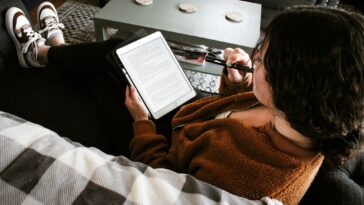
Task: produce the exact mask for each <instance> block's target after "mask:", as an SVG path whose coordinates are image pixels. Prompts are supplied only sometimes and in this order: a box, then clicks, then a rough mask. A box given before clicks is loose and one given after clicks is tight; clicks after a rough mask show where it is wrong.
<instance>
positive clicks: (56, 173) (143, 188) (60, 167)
mask: <svg viewBox="0 0 364 205" xmlns="http://www.w3.org/2000/svg"><path fill="white" fill-rule="evenodd" d="M0 156H1V159H0V190H1V191H0V202H1V204H281V203H280V202H279V201H276V200H273V199H270V198H268V197H265V198H263V199H261V200H256V201H251V200H248V199H245V198H242V197H238V196H235V195H232V194H230V193H227V192H225V191H223V190H221V189H219V188H217V187H214V186H212V185H209V184H207V183H204V182H201V181H199V180H197V179H195V178H193V177H191V176H189V175H185V174H177V173H175V172H172V171H169V170H166V169H152V168H150V167H148V166H146V165H143V164H141V163H137V162H132V161H130V160H128V159H127V158H125V157H122V156H118V157H115V156H111V155H107V154H105V153H103V152H101V151H100V150H98V149H95V148H86V147H83V146H81V145H80V144H77V143H74V142H71V141H69V140H67V139H66V138H62V137H59V136H58V135H57V134H56V133H54V132H52V131H51V130H49V129H46V128H44V127H42V126H40V125H36V124H33V123H30V122H27V121H26V120H24V119H21V118H18V117H16V116H13V115H10V114H7V113H4V112H0Z"/></svg>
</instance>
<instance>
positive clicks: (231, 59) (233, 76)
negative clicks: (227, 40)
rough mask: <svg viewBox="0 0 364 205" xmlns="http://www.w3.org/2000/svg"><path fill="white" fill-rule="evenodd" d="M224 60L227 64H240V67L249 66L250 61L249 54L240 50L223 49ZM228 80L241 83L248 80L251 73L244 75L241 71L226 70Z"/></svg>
mask: <svg viewBox="0 0 364 205" xmlns="http://www.w3.org/2000/svg"><path fill="white" fill-rule="evenodd" d="M224 59H225V61H226V63H227V64H233V63H240V64H242V65H246V66H251V60H250V57H249V54H248V53H246V52H245V51H244V50H242V49H240V48H235V49H232V48H225V50H224ZM227 71H228V79H229V80H230V81H231V82H233V83H241V82H243V81H244V80H246V79H248V78H250V76H251V75H252V74H251V73H245V72H243V71H240V70H237V69H234V68H229V67H228V68H227Z"/></svg>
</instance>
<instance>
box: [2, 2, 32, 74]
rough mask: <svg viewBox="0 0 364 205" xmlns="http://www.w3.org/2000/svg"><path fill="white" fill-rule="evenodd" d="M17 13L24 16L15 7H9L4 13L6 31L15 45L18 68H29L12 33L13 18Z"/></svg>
mask: <svg viewBox="0 0 364 205" xmlns="http://www.w3.org/2000/svg"><path fill="white" fill-rule="evenodd" d="M17 12H21V13H23V14H24V12H23V11H22V10H20V9H19V8H16V7H11V8H9V9H8V10H7V11H6V15H5V24H6V30H7V31H8V34H9V35H10V37H11V39H12V40H13V42H14V44H15V48H16V52H17V54H18V59H19V63H20V66H22V67H24V68H30V66H29V65H28V63H27V61H26V60H25V58H24V54H23V52H22V47H21V44H20V43H19V41H18V38H17V37H16V36H15V33H14V27H13V18H14V15H15V14H16V13H17ZM24 16H25V14H24Z"/></svg>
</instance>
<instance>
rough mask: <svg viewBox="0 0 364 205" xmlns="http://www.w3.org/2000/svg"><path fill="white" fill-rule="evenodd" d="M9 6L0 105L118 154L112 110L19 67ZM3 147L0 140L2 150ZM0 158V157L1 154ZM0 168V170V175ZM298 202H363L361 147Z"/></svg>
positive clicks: (47, 73)
mask: <svg viewBox="0 0 364 205" xmlns="http://www.w3.org/2000/svg"><path fill="white" fill-rule="evenodd" d="M10 6H17V7H19V8H22V9H23V10H25V8H24V5H23V4H22V3H21V1H19V0H14V1H7V0H0V10H1V14H2V16H1V18H0V42H1V44H0V93H1V95H0V111H3V112H5V113H11V114H13V115H16V116H19V117H21V118H24V119H26V120H29V121H32V122H34V123H37V124H40V125H41V126H44V127H46V128H49V129H51V130H53V131H55V132H56V133H58V134H59V135H61V136H66V137H69V138H71V139H72V140H74V141H76V142H80V143H81V144H83V145H85V146H93V147H96V148H98V149H101V150H103V151H105V152H106V153H109V154H114V155H118V154H120V153H119V152H118V151H117V150H116V149H114V147H113V144H116V145H118V144H117V142H111V141H110V139H111V138H112V136H110V135H113V134H114V135H117V136H122V133H121V132H122V130H121V131H120V130H119V131H117V129H116V131H115V132H112V133H110V132H108V130H112V128H111V127H110V126H109V125H105V123H103V121H104V118H105V117H111V118H112V116H103V113H100V109H99V107H98V104H97V102H95V100H94V99H93V98H92V97H91V96H89V95H87V94H85V93H84V92H81V91H80V90H79V89H78V88H77V87H73V85H72V84H70V83H69V82H66V80H65V78H63V77H62V76H61V75H60V74H59V73H58V72H57V71H56V70H54V69H52V68H45V69H22V68H20V66H19V64H18V60H17V56H16V51H15V48H14V46H13V43H12V42H11V39H10V37H9V36H8V34H7V32H6V28H5V25H4V14H5V10H6V8H8V7H10ZM2 115H3V116H7V114H4V113H3V114H2ZM10 118H11V119H13V118H15V119H18V118H16V117H10ZM18 121H19V122H24V120H18ZM4 126H5V124H0V129H4V128H5V127H4ZM57 139H58V138H57ZM58 140H59V139H58ZM0 142H1V143H3V142H4V141H2V140H0ZM34 146H35V145H34ZM52 146H54V144H53V145H52ZM78 146H79V145H78ZM4 148H6V147H4V145H3V144H0V149H1V150H2V151H4ZM102 156H106V155H104V154H102ZM1 160H2V163H3V162H4V161H3V155H1ZM115 160H116V159H115ZM28 162H29V163H30V161H28ZM124 162H125V161H124ZM128 163H129V162H128ZM133 166H139V165H133ZM0 168H1V167H0ZM1 173H2V172H1V170H0V178H1ZM0 196H1V193H0ZM301 204H334V205H335V204H348V205H349V204H364V152H361V153H360V154H359V155H358V157H357V158H356V159H354V160H351V161H349V162H348V163H347V164H345V165H343V166H338V167H330V166H328V165H326V164H324V165H323V166H322V168H321V169H320V171H319V173H318V175H317V177H316V178H315V180H314V182H313V184H312V186H311V187H310V188H309V190H308V192H307V194H306V195H305V196H304V198H303V200H302V202H301Z"/></svg>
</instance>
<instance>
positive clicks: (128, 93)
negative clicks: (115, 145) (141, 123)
mask: <svg viewBox="0 0 364 205" xmlns="http://www.w3.org/2000/svg"><path fill="white" fill-rule="evenodd" d="M125 105H126V107H127V108H128V110H129V112H130V114H131V116H132V117H133V119H134V121H138V120H148V114H149V113H148V110H147V108H146V107H145V105H144V103H143V102H142V101H141V100H140V98H139V96H138V93H137V91H136V89H135V88H134V86H126V90H125Z"/></svg>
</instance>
